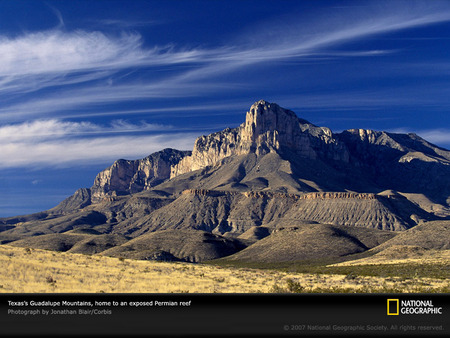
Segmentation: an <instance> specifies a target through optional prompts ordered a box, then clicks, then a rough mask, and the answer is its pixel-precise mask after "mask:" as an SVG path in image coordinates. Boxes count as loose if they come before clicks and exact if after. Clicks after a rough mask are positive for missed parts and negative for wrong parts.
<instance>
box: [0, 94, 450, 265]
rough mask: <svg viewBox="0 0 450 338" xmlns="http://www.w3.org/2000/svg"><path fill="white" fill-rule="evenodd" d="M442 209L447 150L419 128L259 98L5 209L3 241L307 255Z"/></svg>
mask: <svg viewBox="0 0 450 338" xmlns="http://www.w3.org/2000/svg"><path fill="white" fill-rule="evenodd" d="M447 219H450V151H448V150H445V149H442V148H439V147H437V146H435V145H433V144H431V143H429V142H427V141H426V140H424V139H422V138H420V137H419V136H417V135H415V134H394V133H387V132H379V131H372V130H363V129H350V130H346V131H343V132H341V133H333V132H332V131H331V130H330V129H328V128H326V127H318V126H315V125H314V124H312V123H310V122H308V121H306V120H304V119H301V118H298V117H297V115H296V114H295V113H294V112H292V111H290V110H287V109H284V108H281V107H280V106H278V105H277V104H275V103H269V102H266V101H258V102H256V103H255V104H253V105H252V106H251V107H250V110H249V111H248V112H247V113H246V117H245V121H244V123H242V124H241V125H240V126H238V127H236V128H233V129H230V128H227V129H225V130H223V131H220V132H216V133H213V134H210V135H206V136H200V137H198V138H197V140H196V141H195V144H194V148H193V150H192V152H191V151H179V150H175V149H164V150H162V151H159V152H156V153H154V154H151V155H149V156H148V157H146V158H144V159H140V160H131V161H130V160H123V159H121V160H118V161H116V162H114V163H113V164H112V165H111V166H110V167H109V168H106V169H105V170H103V171H101V172H100V173H99V174H98V175H97V177H96V178H95V180H94V183H93V185H92V187H90V188H81V189H79V190H77V191H76V192H75V194H74V195H72V196H71V197H69V198H67V199H66V200H64V201H62V202H61V203H60V204H59V205H58V206H56V207H54V208H52V209H49V210H47V211H43V212H40V213H36V214H32V215H24V216H17V217H10V218H4V219H0V243H11V244H13V245H18V246H30V247H42V248H53V249H55V248H56V249H55V250H63V249H64V250H72V248H75V249H73V250H76V252H83V251H85V252H89V253H101V254H108V255H114V256H120V255H121V256H123V257H125V256H126V257H134V258H139V259H165V260H184V261H191V262H198V261H202V260H207V259H215V258H220V257H222V256H229V255H232V256H230V257H233V259H243V260H250V261H252V260H263V261H280V260H293V259H294V260H302V259H311V258H312V257H322V256H323V255H325V256H327V257H328V256H330V257H338V256H343V255H349V254H352V253H358V252H362V251H366V250H370V249H372V250H374V249H373V248H375V247H376V246H378V245H380V244H382V242H383V241H387V240H388V239H389V240H391V238H393V237H396V236H397V235H398V233H401V232H404V231H410V230H408V229H413V228H415V227H416V226H418V225H422V224H426V223H427V222H430V221H442V222H444V223H445V222H450V221H447ZM430 224H432V223H430ZM286 229H289V230H286ZM430 231H433V228H431V230H430ZM436 231H438V230H436ZM368 234H370V237H372V238H375V239H376V240H374V241H372V242H371V243H370V244H368V242H367V240H362V238H367V236H368ZM45 236H46V237H45ZM108 236H109V237H108ZM111 236H112V237H111ZM188 239H189V240H188ZM184 240H186V241H188V243H189V244H186V245H185V246H184V247H183V248H184V249H182V248H181V247H180V244H179V243H183V241H184ZM51 243H53V244H51ZM55 243H56V244H55ZM58 243H60V245H59V244H58ZM61 243H62V244H61ZM287 243H290V244H289V245H288V244H287ZM302 243H303V244H302ZM308 243H309V244H308ZM314 243H315V244H314ZM286 245H287V246H288V247H287V248H285V249H286V250H287V251H286V250H285V249H283V247H286ZM93 246H97V247H96V248H95V249H93V248H92V247H93ZM327 246H328V249H326V250H322V249H320V250H319V251H320V252H319V251H318V249H317V248H326V247H327ZM58 248H59V249H58ZM270 252H271V253H270Z"/></svg>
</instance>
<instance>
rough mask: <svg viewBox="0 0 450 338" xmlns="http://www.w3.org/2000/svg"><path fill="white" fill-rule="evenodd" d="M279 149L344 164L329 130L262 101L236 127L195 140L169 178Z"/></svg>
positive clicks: (340, 147) (342, 151)
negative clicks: (252, 153)
mask: <svg viewBox="0 0 450 338" xmlns="http://www.w3.org/2000/svg"><path fill="white" fill-rule="evenodd" d="M283 148H286V149H289V150H290V151H293V152H295V153H296V154H297V155H299V156H301V157H305V158H308V159H317V158H323V159H327V160H330V159H331V160H336V161H344V162H348V157H349V155H348V151H347V149H346V147H345V145H344V144H343V143H341V142H339V141H338V140H337V139H336V138H334V137H333V133H332V132H331V130H330V129H328V128H325V127H317V126H315V125H313V124H311V123H309V122H308V121H306V120H302V119H300V118H298V117H297V115H296V114H295V113H294V112H292V111H290V110H287V109H283V108H281V107H280V106H278V105H277V104H275V103H268V102H266V101H264V100H261V101H258V102H256V103H254V104H253V105H252V106H251V107H250V110H249V111H248V112H247V114H246V119H245V122H244V123H243V124H241V125H240V126H239V127H237V128H234V129H230V128H227V129H225V130H223V131H221V132H217V133H213V134H211V135H208V136H201V137H199V138H197V140H196V141H195V145H194V149H193V151H192V155H191V156H187V157H185V158H183V159H182V160H181V161H180V162H179V163H178V164H176V165H174V166H173V168H172V170H171V174H170V176H171V177H175V176H178V175H180V174H184V173H187V172H189V171H193V170H197V169H201V168H204V167H206V166H210V165H213V164H215V163H216V162H217V161H219V160H221V159H223V158H225V157H228V156H232V155H242V154H248V153H249V152H254V153H256V154H257V155H265V154H267V153H269V152H273V151H278V150H281V149H283Z"/></svg>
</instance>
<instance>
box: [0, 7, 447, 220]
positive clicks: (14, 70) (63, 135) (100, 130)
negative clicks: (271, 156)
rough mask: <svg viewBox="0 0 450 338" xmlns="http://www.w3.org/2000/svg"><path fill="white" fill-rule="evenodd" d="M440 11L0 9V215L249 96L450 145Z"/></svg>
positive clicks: (175, 140)
mask: <svg viewBox="0 0 450 338" xmlns="http://www.w3.org/2000/svg"><path fill="white" fill-rule="evenodd" d="M449 32H450V1H395V0H394V1H364V0H361V1H325V0H315V1H312V0H311V1H300V0H296V1H290V0H283V1H279V0H277V1H264V0H257V1H252V0H240V1H229V0H228V1H220V0H215V1H214V0H210V1H193V0H186V1H175V0H168V1H162V0H161V1H144V0H141V1H139V0H135V1H125V0H123V1H122V0H120V1H112V0H107V1H99V0H96V1H92V0H85V1H80V0H79V1H77V0H71V1H69V0H67V1H56V0H53V1H52V0H47V1H37V0H29V1H25V0H15V1H8V0H2V1H1V2H0V189H1V192H2V193H1V196H0V217H1V216H12V215H17V214H25V213H31V212H36V211H41V210H44V209H48V208H50V207H53V206H55V205H56V204H57V203H58V202H60V201H61V200H62V199H64V198H65V197H67V196H69V195H71V194H72V193H73V192H74V191H75V190H76V189H77V188H80V187H89V186H91V185H92V182H93V180H94V177H95V175H96V173H98V172H99V171H100V170H102V169H104V168H105V167H107V166H109V165H110V164H111V163H112V162H113V161H114V160H116V159H119V158H126V159H137V158H142V157H145V156H147V155H149V154H150V153H153V152H155V151H158V150H161V149H163V148H166V147H173V148H177V149H185V150H190V149H192V146H193V142H194V140H195V138H196V136H199V135H202V134H208V133H210V132H214V131H218V130H222V129H224V128H225V127H228V126H229V127H235V126H237V125H239V124H240V123H242V122H243V120H244V118H245V112H246V111H247V110H248V108H249V107H250V105H251V104H252V103H253V102H255V101H257V100H260V99H265V100H267V101H270V102H276V103H278V104H279V105H281V106H282V107H285V108H289V109H292V110H294V111H295V112H296V113H297V115H299V116H300V117H302V118H304V119H307V120H309V121H310V122H312V123H314V124H316V125H321V126H327V127H330V128H331V129H332V130H333V131H334V132H339V131H342V130H344V129H350V128H367V129H374V130H388V131H392V132H415V133H417V134H419V135H420V136H422V137H424V138H425V139H427V140H429V141H431V142H432V143H435V144H437V145H439V146H441V147H444V148H447V149H448V148H450V123H449V122H450V114H449V110H450V100H449V97H450V79H449V75H450V61H449V55H450V34H449Z"/></svg>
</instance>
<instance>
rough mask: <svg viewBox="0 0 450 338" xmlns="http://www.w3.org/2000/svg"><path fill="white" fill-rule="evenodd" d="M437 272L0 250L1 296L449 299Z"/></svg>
mask: <svg viewBox="0 0 450 338" xmlns="http://www.w3.org/2000/svg"><path fill="white" fill-rule="evenodd" d="M446 257H447V258H448V255H447V256H446ZM423 264H426V262H425V263H423ZM441 265H442V264H441ZM442 266H444V267H447V271H445V269H444V271H443V272H442V275H439V276H434V277H433V278H427V277H424V276H420V275H419V276H417V275H415V276H413V277H405V276H395V275H393V276H389V277H380V276H369V275H364V274H361V273H360V272H358V271H362V270H355V271H356V272H350V273H348V270H347V272H345V273H344V274H342V273H317V272H311V273H308V272H301V273H300V272H289V271H282V270H277V269H255V268H248V267H229V266H217V265H209V264H190V263H168V262H154V261H138V260H130V259H122V258H112V257H105V256H100V255H92V256H90V255H82V254H70V253H64V252H53V251H46V250H40V249H30V248H20V247H13V246H8V245H0V271H1V273H0V277H1V278H0V292H4V293H59V292H61V293H101V292H105V293H186V292H190V293H261V292H262V293H278V292H341V293H353V292H426V293H428V292H444V293H448V292H450V279H449V276H448V266H449V265H448V259H447V261H446V262H444V265H442ZM438 268H439V267H438ZM347 269H348V267H347ZM439 270H442V269H441V268H439Z"/></svg>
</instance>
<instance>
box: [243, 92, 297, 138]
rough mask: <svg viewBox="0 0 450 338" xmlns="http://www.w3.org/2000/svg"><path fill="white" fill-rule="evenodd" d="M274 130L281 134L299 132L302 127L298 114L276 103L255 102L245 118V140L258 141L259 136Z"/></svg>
mask: <svg viewBox="0 0 450 338" xmlns="http://www.w3.org/2000/svg"><path fill="white" fill-rule="evenodd" d="M273 131H277V134H279V135H281V134H283V135H293V134H298V133H299V132H300V127H299V119H298V117H297V115H296V114H295V113H294V112H293V111H290V110H287V109H283V108H281V107H280V106H279V105H277V104H276V103H269V102H267V101H264V100H260V101H258V102H255V103H254V104H253V105H252V106H251V107H250V110H249V111H248V112H247V115H246V118H245V123H244V130H243V140H244V141H253V142H255V141H256V142H257V141H258V137H259V136H261V135H267V133H268V132H269V133H270V132H273Z"/></svg>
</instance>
